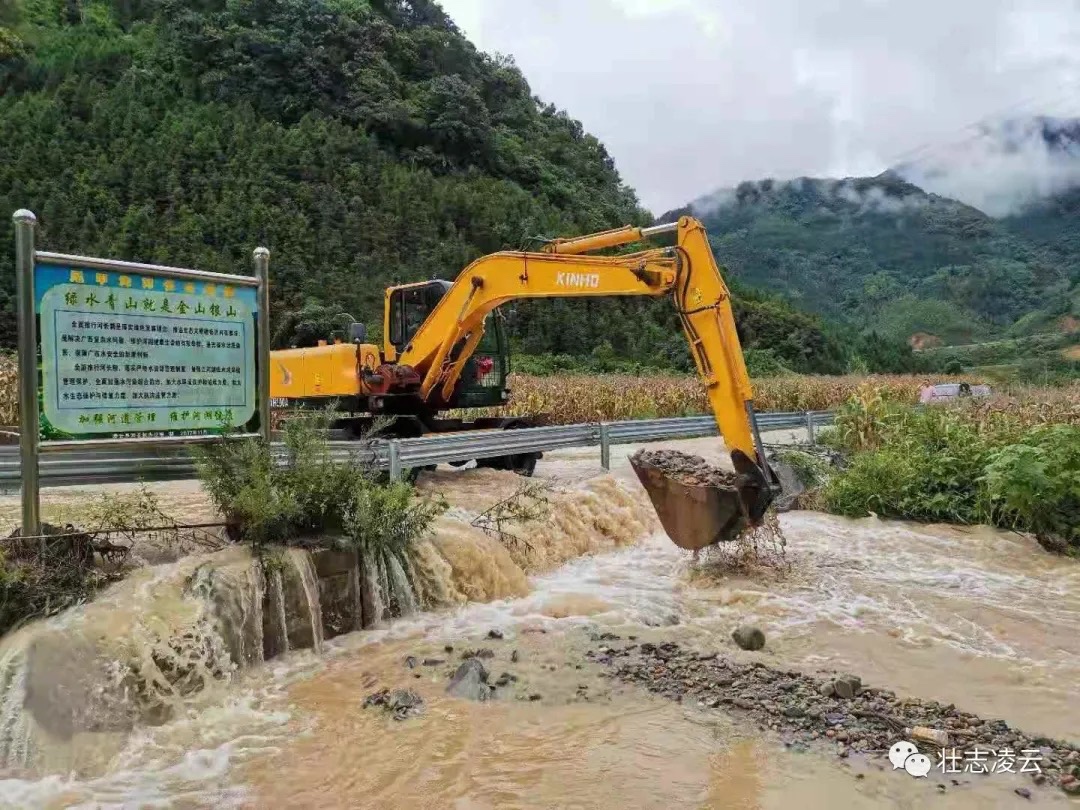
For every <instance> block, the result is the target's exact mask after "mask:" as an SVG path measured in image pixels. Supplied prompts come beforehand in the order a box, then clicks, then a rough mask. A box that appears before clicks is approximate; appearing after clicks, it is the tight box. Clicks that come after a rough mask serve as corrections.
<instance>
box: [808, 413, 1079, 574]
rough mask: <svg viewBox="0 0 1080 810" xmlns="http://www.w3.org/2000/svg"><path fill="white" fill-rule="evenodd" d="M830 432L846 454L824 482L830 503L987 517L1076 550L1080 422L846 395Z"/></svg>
mask: <svg viewBox="0 0 1080 810" xmlns="http://www.w3.org/2000/svg"><path fill="white" fill-rule="evenodd" d="M830 436H831V441H832V442H833V443H834V445H835V446H837V447H838V448H840V449H842V450H845V451H847V452H849V453H851V457H850V463H849V464H848V466H847V467H846V468H845V469H844V470H842V471H840V472H838V473H836V474H835V475H833V476H831V477H830V478H829V479H828V480H827V482H826V483H825V485H824V487H823V491H822V497H823V501H824V503H825V504H826V508H827V509H828V510H829V511H830V512H834V513H837V514H841V515H849V516H853V517H858V516H863V515H866V514H867V513H871V512H872V513H874V514H876V515H879V516H881V517H889V518H902V519H910V520H919V521H927V522H950V523H963V524H974V523H987V524H991V525H995V526H1000V527H1003V528H1010V529H1017V530H1021V531H1028V532H1032V533H1034V534H1036V535H1037V536H1038V537H1039V538H1040V541H1043V542H1044V545H1048V546H1049V545H1051V544H1052V545H1056V546H1059V547H1061V548H1063V549H1064V548H1068V549H1069V550H1071V551H1073V552H1078V551H1080V426H1078V425H1070V424H1035V425H1026V424H1025V420H1024V419H1023V418H1022V415H1021V414H1020V413H1018V412H1009V411H1007V410H1005V411H1002V410H998V411H988V410H987V409H986V408H983V407H981V406H979V405H977V404H973V403H957V404H956V405H944V406H932V407H925V408H914V407H910V406H901V405H897V404H888V403H884V404H883V403H880V402H879V401H876V400H872V399H865V398H864V399H863V400H862V401H859V400H853V401H852V402H851V403H849V404H848V405H847V406H845V407H844V408H843V409H841V411H840V412H839V413H838V415H837V422H836V426H835V430H834V431H832V432H831V434H830Z"/></svg>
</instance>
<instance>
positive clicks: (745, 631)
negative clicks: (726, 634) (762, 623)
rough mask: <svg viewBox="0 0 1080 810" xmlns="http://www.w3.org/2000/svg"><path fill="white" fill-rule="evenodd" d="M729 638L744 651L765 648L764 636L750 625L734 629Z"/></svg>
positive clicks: (758, 629) (759, 630)
mask: <svg viewBox="0 0 1080 810" xmlns="http://www.w3.org/2000/svg"><path fill="white" fill-rule="evenodd" d="M731 637H732V638H733V639H734V640H735V643H736V644H738V645H739V646H740V647H741V648H742V649H744V650H760V649H761V648H762V647H764V646H765V634H764V633H763V632H762V631H761V629H760V628H758V627H755V626H754V625H752V624H744V625H741V626H739V627H736V628H735V631H734V632H733V633H732V634H731Z"/></svg>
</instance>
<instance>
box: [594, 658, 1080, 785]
mask: <svg viewBox="0 0 1080 810" xmlns="http://www.w3.org/2000/svg"><path fill="white" fill-rule="evenodd" d="M588 657H589V658H590V659H591V660H593V661H595V662H597V663H600V664H603V665H605V666H607V667H608V668H609V674H610V675H611V677H613V678H616V679H618V680H619V681H622V682H624V683H630V684H635V685H639V686H642V687H644V688H646V689H648V690H649V691H650V692H653V693H656V694H660V695H663V696H664V697H667V698H669V699H671V700H675V701H678V702H685V703H688V704H690V703H692V704H696V705H699V706H701V707H706V708H723V709H724V710H725V711H728V712H730V713H731V714H733V715H735V716H736V717H738V716H742V717H745V718H747V719H749V720H750V721H752V722H753V723H754V724H755V725H757V726H758V727H760V728H762V729H770V730H772V731H773V732H775V733H777V734H778V735H779V736H780V737H781V739H783V741H784V744H785V745H787V746H789V747H810V746H818V747H826V748H827V749H830V750H832V751H834V752H835V754H836V755H837V756H838V757H848V756H851V755H862V756H866V757H868V758H879V759H882V760H884V761H885V762H886V766H888V763H887V756H888V752H889V748H890V747H891V746H892V745H893V744H894V743H896V742H898V741H900V740H905V739H910V740H912V741H913V742H915V743H916V744H917V745H918V747H919V748H920V749H921V750H922V752H923V753H925V754H926V755H927V756H929V757H930V759H931V762H933V763H934V765H935V766H937V765H938V763H939V762H940V761H941V753H940V752H941V750H942V749H943V748H944V749H946V750H947V751H950V752H951V750H952V749H953V748H955V749H956V754H957V755H958V756H959V757H961V762H960V764H961V765H962V764H963V758H964V757H965V752H970V751H973V750H975V749H981V750H983V751H990V752H999V753H989V754H988V756H987V758H986V760H985V761H986V762H987V766H988V767H990V768H993V767H994V766H995V764H998V765H999V767H1006V766H1007V765H1001V763H1002V762H1005V757H1004V752H1005V751H1006V750H1008V751H1011V752H1012V756H1013V757H1014V758H1015V764H1014V765H1013V769H1012V772H1016V773H1019V772H1020V769H1021V767H1022V762H1023V760H1024V758H1025V757H1024V755H1023V752H1038V753H1037V754H1035V753H1029V754H1028V755H1027V756H1028V757H1029V758H1030V759H1031V760H1035V761H1036V762H1037V769H1038V771H1039V772H1035V770H1034V768H1035V767H1036V766H1033V765H1031V764H1030V763H1029V766H1028V767H1030V768H1032V769H1033V770H1032V771H1031V772H1030V775H1031V779H1032V781H1033V783H1034V784H1035V785H1042V784H1046V785H1057V786H1059V787H1060V788H1061V789H1062V790H1064V791H1065V792H1066V793H1070V794H1080V744H1077V743H1075V742H1072V743H1070V742H1066V741H1064V740H1053V739H1049V738H1046V737H1042V736H1039V735H1036V734H1031V733H1028V732H1024V731H1021V730H1019V729H1015V728H1012V727H1010V726H1009V724H1008V723H1006V722H1005V721H1003V720H993V719H986V718H982V717H978V716H976V715H974V714H970V713H968V712H965V711H963V710H961V709H958V708H957V707H956V706H953V705H942V704H940V703H937V702H935V701H929V700H919V699H915V698H900V697H898V696H897V695H896V694H894V693H893V692H890V691H887V690H884V689H875V688H864V687H863V686H862V683H861V681H860V679H859V678H858V677H857V676H853V675H834V676H831V677H820V678H819V677H813V676H810V675H806V674H804V673H800V672H796V671H785V670H778V669H774V668H772V667H769V666H766V665H764V664H761V663H750V664H743V663H738V662H735V661H732V660H729V659H726V658H724V657H723V656H721V655H718V654H717V653H712V654H700V653H697V652H694V651H691V650H686V649H683V648H681V647H680V646H679V645H678V644H676V643H674V642H664V643H662V644H629V645H627V646H622V647H617V646H613V645H611V644H610V643H608V644H601V645H600V646H599V647H596V648H594V649H593V650H590V651H589V653H588ZM916 729H919V731H916ZM931 732H934V733H933V734H931ZM920 735H923V736H925V737H926V739H920V738H919V737H920ZM934 738H936V739H934ZM996 757H1000V759H998V758H996ZM952 762H953V765H952V766H950V767H953V766H955V765H956V764H957V763H956V762H955V761H952ZM936 773H939V774H940V773H942V770H941V769H938V770H936Z"/></svg>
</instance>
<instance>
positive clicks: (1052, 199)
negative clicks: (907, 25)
mask: <svg viewBox="0 0 1080 810" xmlns="http://www.w3.org/2000/svg"><path fill="white" fill-rule="evenodd" d="M1017 131H1018V132H1020V133H1021V134H1020V135H1018V136H1017V137H1016V138H1015V139H1014V140H1013V143H1014V145H1015V146H1016V148H1017V149H1018V150H1022V149H1023V148H1026V147H1024V146H1023V144H1024V143H1025V142H1026V141H1025V139H1026V138H1027V136H1026V135H1024V134H1023V131H1022V130H1017ZM1040 132H1046V133H1049V139H1048V140H1047V141H1046V142H1047V143H1049V144H1051V146H1052V148H1055V149H1060V150H1061V152H1062V154H1070V151H1071V150H1072V149H1074V148H1075V146H1074V145H1075V143H1076V142H1077V135H1080V125H1077V126H1074V127H1071V128H1070V127H1064V126H1062V127H1057V128H1053V127H1050V126H1046V127H1044V128H1043V129H1042V130H1040ZM1040 137H1042V136H1041V135H1040ZM682 213H693V214H694V215H695V216H698V217H699V218H700V219H702V221H703V222H704V223H705V226H706V228H707V229H708V230H709V234H710V239H711V241H712V244H713V247H714V249H715V250H716V252H717V256H718V257H719V259H720V260H721V262H722V263H723V264H725V265H726V266H727V267H728V268H729V271H730V272H731V274H732V276H733V277H734V278H737V279H739V280H740V281H742V282H744V283H747V284H751V285H755V286H760V287H764V288H766V289H771V290H773V291H776V292H778V293H781V294H782V295H784V296H785V297H787V298H788V299H789V300H792V301H793V302H794V303H796V304H797V305H798V306H800V307H803V308H806V309H809V310H812V311H815V312H818V313H820V314H823V315H825V316H827V317H830V318H836V319H839V320H841V321H844V322H847V323H850V324H853V325H856V326H859V327H861V328H863V329H865V330H868V331H870V330H873V331H876V332H878V333H880V334H882V335H883V336H886V337H891V338H897V339H899V338H903V339H907V340H912V341H917V340H921V339H923V338H924V337H925V336H926V335H930V336H933V337H934V338H935V339H936V340H940V341H943V342H946V343H970V342H977V341H980V340H985V339H988V338H991V337H997V336H1001V335H1005V334H1029V333H1032V332H1038V331H1054V330H1058V329H1063V328H1068V329H1071V328H1074V327H1073V326H1072V325H1073V324H1074V323H1075V320H1074V319H1075V317H1076V316H1077V315H1078V314H1080V286H1078V285H1077V281H1078V280H1080V236H1078V237H1074V236H1073V233H1074V231H1075V223H1076V221H1077V217H1078V215H1080V188H1073V189H1066V190H1063V191H1060V192H1058V193H1056V194H1054V195H1051V196H1048V197H1044V198H1041V199H1039V200H1038V201H1037V202H1032V203H1030V204H1028V205H1026V206H1025V207H1024V208H1023V210H1022V213H1018V214H1016V215H1012V216H1005V217H994V216H991V215H990V214H989V213H987V212H985V211H983V210H980V209H979V208H978V207H976V206H974V205H971V204H968V203H967V202H965V201H961V200H957V199H954V198H951V197H948V196H945V195H942V194H938V193H934V192H932V191H928V190H926V189H923V188H921V187H920V186H918V185H916V184H915V183H912V182H910V181H909V180H908V179H906V178H905V177H903V176H902V175H901V174H900V172H899V171H897V170H889V171H886V172H883V173H882V174H880V175H878V176H876V177H849V178H844V179H831V178H808V177H802V178H797V179H794V180H790V181H775V180H769V179H766V180H761V181H757V182H744V183H740V184H739V185H738V186H736V187H735V188H733V189H723V190H719V191H716V192H713V193H711V194H708V195H704V196H702V197H699V198H697V199H696V200H694V201H693V202H691V203H690V204H689V205H688V206H686V207H684V208H682V209H679V210H676V211H672V212H669V213H667V214H665V215H664V216H662V217H661V218H660V219H661V220H663V221H667V220H670V219H671V218H672V217H675V216H677V215H679V214H682Z"/></svg>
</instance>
